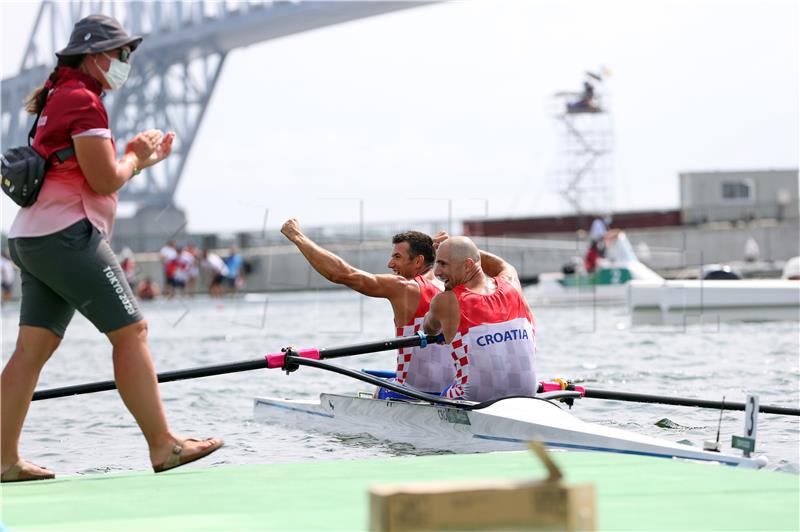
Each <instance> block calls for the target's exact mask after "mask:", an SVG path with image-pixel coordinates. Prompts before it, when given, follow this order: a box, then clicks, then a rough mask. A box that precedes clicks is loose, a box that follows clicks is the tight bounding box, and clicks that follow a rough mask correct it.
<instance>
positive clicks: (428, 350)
mask: <svg viewBox="0 0 800 532" xmlns="http://www.w3.org/2000/svg"><path fill="white" fill-rule="evenodd" d="M414 281H416V283H417V284H418V285H419V290H420V297H419V304H418V305H417V310H416V312H415V313H414V317H413V318H412V319H411V320H410V321H409V322H408V323H407V324H406V325H404V326H403V327H397V336H411V335H413V334H417V333H418V332H419V331H420V329H422V321H423V319H424V318H425V314H426V313H427V312H428V309H429V308H430V306H431V299H433V296H435V295H436V294H438V293H439V292H441V290H439V288H438V287H437V286H436V285H435V284H433V283H432V282H431V281H429V280H428V279H426V278H424V277H422V276H421V275H417V276H416V277H414ZM454 374H455V369H454V368H453V362H452V360H451V358H450V347H449V346H448V345H440V344H428V346H427V347H422V348H420V347H402V348H400V349H399V350H398V352H397V376H396V378H397V382H400V383H403V384H406V385H409V386H413V387H414V388H416V389H418V390H421V391H423V392H436V393H439V392H441V391H442V390H444V389H445V388H446V387H447V386H448V385H449V384H450V383H451V382H452V381H453V375H454Z"/></svg>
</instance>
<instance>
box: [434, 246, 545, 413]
mask: <svg viewBox="0 0 800 532" xmlns="http://www.w3.org/2000/svg"><path fill="white" fill-rule="evenodd" d="M482 260H483V261H484V262H485V261H492V262H493V264H491V265H483V269H482V264H481V261H482ZM484 269H486V270H489V271H493V272H495V271H496V272H499V273H497V275H496V276H494V277H490V276H488V275H487V274H486V273H485V272H484ZM434 273H435V275H436V277H438V278H439V279H440V280H441V281H443V282H444V285H445V291H444V292H442V293H441V294H438V295H436V296H435V297H434V298H433V299H432V300H431V303H430V310H429V311H428V313H427V314H426V315H425V319H424V322H423V328H424V330H425V333H427V334H443V335H444V338H445V342H447V344H448V346H449V349H450V352H451V357H452V360H453V364H454V368H455V370H456V375H455V379H454V380H453V382H452V383H451V384H450V386H448V387H447V388H446V389H445V391H444V392H442V396H444V397H447V398H450V399H463V400H468V401H489V400H492V399H498V398H500V397H508V396H513V395H527V396H533V395H535V394H536V387H537V382H536V374H535V372H534V356H535V353H536V343H535V338H534V333H535V331H534V319H533V314H531V311H530V309H529V308H528V304H527V302H526V301H525V298H524V296H523V295H522V285H521V284H520V282H519V276H518V275H517V271H516V269H515V268H514V267H513V266H511V265H510V264H508V263H507V262H505V261H504V260H502V259H501V258H499V257H497V256H495V255H491V254H487V253H485V252H480V251H479V250H478V248H477V246H475V243H474V242H472V240H470V239H469V238H467V237H461V236H456V237H450V238H448V239H447V240H444V241H443V242H442V243H441V244H440V245H439V247H438V249H437V252H436V263H435V267H434Z"/></svg>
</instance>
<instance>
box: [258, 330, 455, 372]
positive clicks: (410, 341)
mask: <svg viewBox="0 0 800 532" xmlns="http://www.w3.org/2000/svg"><path fill="white" fill-rule="evenodd" d="M443 341H444V338H443V337H442V336H441V335H438V336H437V335H434V334H428V335H426V334H423V333H419V334H415V335H413V336H401V337H399V338H392V339H390V340H382V341H379V342H368V343H365V344H356V345H348V346H344V347H333V348H328V349H314V348H311V349H298V350H296V351H295V350H294V349H290V348H286V349H284V350H282V351H281V352H280V353H267V354H266V355H264V358H265V359H266V361H267V367H268V368H270V369H274V368H284V369H286V368H285V366H286V356H287V355H292V356H294V357H300V358H307V359H310V360H326V359H329V358H339V357H349V356H353V355H363V354H366V353H377V352H380V351H390V350H392V349H400V348H402V347H415V346H420V347H425V346H427V345H428V344H433V343H438V342H443Z"/></svg>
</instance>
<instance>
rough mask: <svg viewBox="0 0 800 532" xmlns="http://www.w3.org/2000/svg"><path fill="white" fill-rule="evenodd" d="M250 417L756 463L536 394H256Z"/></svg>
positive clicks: (473, 442) (449, 444)
mask: <svg viewBox="0 0 800 532" xmlns="http://www.w3.org/2000/svg"><path fill="white" fill-rule="evenodd" d="M254 413H255V419H256V420H257V421H261V422H267V423H276V424H281V425H285V426H291V427H294V428H300V429H303V430H315V431H318V432H326V433H336V434H347V435H359V434H367V435H370V436H372V437H375V438H378V439H383V440H387V441H394V442H402V443H407V444H411V445H414V446H415V447H417V448H420V449H435V450H443V451H452V452H458V453H463V452H491V451H512V450H521V449H525V448H526V445H527V442H529V441H531V440H536V441H540V442H543V443H544V444H545V445H547V446H548V447H550V448H555V449H571V450H582V451H603V452H613V453H623V454H634V455H644V456H658V457H664V458H684V459H690V460H701V461H706V462H719V463H724V464H726V465H731V466H744V467H752V468H757V467H763V466H764V465H765V464H766V458H764V457H759V458H756V459H750V458H744V457H740V456H734V455H728V454H721V453H712V452H707V451H703V450H700V449H695V448H692V447H690V446H687V445H681V444H677V443H672V442H668V441H665V440H660V439H657V438H652V437H649V436H642V435H639V434H635V433H632V432H628V431H624V430H621V429H616V428H612V427H604V426H601V425H594V424H591V423H585V422H583V421H581V420H579V419H577V418H576V417H574V416H572V415H571V414H570V413H568V412H567V411H566V410H564V409H562V408H561V407H560V406H558V405H556V404H555V403H552V402H550V401H546V400H543V399H537V398H531V397H520V398H509V399H503V400H500V401H497V402H495V403H493V404H491V405H489V406H487V407H485V408H481V409H476V410H463V409H459V408H453V407H446V406H438V405H436V406H434V405H430V404H427V403H408V402H402V401H389V400H377V399H372V398H365V397H353V396H344V395H333V394H321V395H320V399H319V401H309V400H305V401H298V400H288V399H275V398H256V399H255V405H254Z"/></svg>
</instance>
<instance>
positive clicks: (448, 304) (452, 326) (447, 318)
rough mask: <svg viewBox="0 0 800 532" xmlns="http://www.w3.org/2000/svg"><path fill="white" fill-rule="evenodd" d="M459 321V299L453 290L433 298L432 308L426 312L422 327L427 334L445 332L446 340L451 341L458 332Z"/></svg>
mask: <svg viewBox="0 0 800 532" xmlns="http://www.w3.org/2000/svg"><path fill="white" fill-rule="evenodd" d="M459 321H461V313H460V309H459V306H458V299H457V298H456V296H455V294H454V293H453V292H450V291H447V292H442V293H440V294H437V295H436V296H435V297H434V298H433V299H431V308H430V310H428V313H427V314H425V320H424V322H423V323H422V328H423V330H424V331H425V334H443V335H444V341H445V342H447V343H450V342H452V341H453V338H455V336H456V333H457V332H458V324H459Z"/></svg>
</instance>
